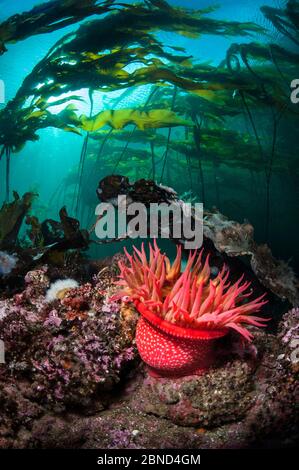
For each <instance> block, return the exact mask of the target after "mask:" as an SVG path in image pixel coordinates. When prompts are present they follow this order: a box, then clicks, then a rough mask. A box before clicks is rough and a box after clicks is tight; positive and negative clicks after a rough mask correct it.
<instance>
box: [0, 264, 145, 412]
mask: <svg viewBox="0 0 299 470" xmlns="http://www.w3.org/2000/svg"><path fill="white" fill-rule="evenodd" d="M38 279H42V280H43V282H44V284H43V286H41V285H39V284H38V282H36V281H37V280H38ZM112 282H113V277H112V276H111V273H110V288H111V289H112V290H113V286H112ZM48 284H49V280H48V279H47V277H46V275H45V269H40V270H37V271H33V272H30V273H28V274H27V275H26V288H25V290H24V291H23V292H21V293H18V294H16V295H15V296H14V297H13V298H11V299H6V300H4V301H1V304H2V305H1V312H2V313H1V317H0V318H1V320H0V331H1V339H2V340H3V341H4V344H5V357H6V364H5V365H3V366H1V374H0V379H1V385H0V388H1V387H3V385H4V384H5V381H6V380H7V378H10V379H12V380H14V381H16V382H17V383H18V382H19V381H21V380H23V379H24V378H26V381H27V392H26V394H27V396H28V397H30V399H31V400H33V401H34V402H36V403H39V404H42V405H43V406H46V407H47V406H52V407H55V406H57V405H59V406H61V407H62V408H64V407H66V406H68V405H70V404H72V405H73V406H74V405H76V406H79V407H83V408H84V407H85V408H86V407H88V406H89V408H90V406H92V401H93V398H94V396H95V394H96V393H99V392H101V391H102V392H103V393H104V392H107V391H108V390H112V389H113V387H114V386H115V385H116V384H117V383H118V382H119V380H120V376H121V374H122V371H123V369H124V367H125V366H126V365H128V364H130V363H132V362H133V360H134V359H135V357H136V352H135V347H134V345H133V343H132V337H133V330H134V327H135V325H134V322H132V320H131V319H130V322H127V321H126V319H125V318H124V317H122V316H121V315H120V306H119V304H116V303H108V302H107V298H108V297H107V296H108V288H107V284H105V279H104V281H103V282H102V280H101V275H99V276H98V277H97V278H95V282H94V283H93V284H91V283H85V284H83V285H81V286H80V287H74V286H73V288H72V289H71V290H67V291H66V292H65V293H64V295H63V296H62V297H61V298H57V299H56V300H54V301H53V302H51V303H48V302H47V294H46V292H47V288H48ZM112 290H111V292H112Z"/></svg>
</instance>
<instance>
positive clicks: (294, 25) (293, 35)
mask: <svg viewBox="0 0 299 470" xmlns="http://www.w3.org/2000/svg"><path fill="white" fill-rule="evenodd" d="M261 11H262V13H263V15H264V16H265V17H266V18H267V20H269V21H270V22H271V23H272V24H273V26H274V27H275V28H276V29H277V30H278V31H279V32H280V33H281V34H283V35H284V36H286V37H287V38H288V39H290V40H291V41H293V42H294V43H295V44H297V45H299V2H298V0H288V2H287V3H286V6H285V8H284V9H283V8H273V7H270V6H263V7H261Z"/></svg>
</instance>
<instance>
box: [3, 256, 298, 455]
mask: <svg viewBox="0 0 299 470" xmlns="http://www.w3.org/2000/svg"><path fill="white" fill-rule="evenodd" d="M119 257H120V255H117V256H115V257H114V258H113V259H112V260H111V259H110V260H107V262H106V265H105V263H103V266H101V269H99V271H98V274H96V275H93V276H92V277H91V278H90V281H89V282H79V285H78V286H77V287H76V284H70V285H71V286H73V287H72V288H71V287H70V288H69V289H68V288H67V287H65V288H63V289H57V292H56V297H55V289H53V281H56V280H57V279H53V272H52V271H51V269H50V268H49V267H48V266H45V265H41V266H39V267H38V268H36V269H34V270H33V271H30V272H28V273H27V274H26V276H25V284H24V286H23V288H22V289H21V290H20V291H19V292H17V293H15V294H14V295H13V296H10V298H3V297H2V300H1V301H0V331H1V339H2V341H3V342H4V345H5V363H3V364H1V365H0V409H1V412H0V414H1V420H0V447H1V448H37V447H42V448H65V447H67V448H106V449H111V448H128V449H132V448H191V449H192V448H200V449H205V448H248V447H274V446H276V447H277V446H279V447H289V446H292V445H294V444H295V443H296V442H297V441H298V429H297V426H298V407H297V405H296V403H298V382H297V379H298V370H299V368H298V364H299V359H298V328H299V326H298V325H299V309H296V308H295V309H292V310H290V311H289V312H287V313H286V314H285V315H284V316H283V318H282V320H281V321H280V323H279V325H278V330H277V332H274V333H273V332H272V334H270V333H268V332H267V331H257V329H255V328H254V327H250V328H253V329H254V333H255V340H254V344H252V345H247V346H246V345H244V344H243V341H242V340H240V339H239V338H238V335H237V334H235V333H234V332H232V333H230V336H228V337H225V338H223V339H222V340H221V343H220V346H219V348H218V350H217V356H218V361H217V365H215V367H213V368H212V369H210V370H209V371H208V372H206V373H205V374H203V375H200V376H187V377H182V378H176V379H167V378H164V379H161V378H155V377H150V376H149V375H148V373H147V370H146V366H145V365H144V364H143V363H142V362H141V361H140V359H139V356H138V353H137V350H136V346H135V340H134V337H135V327H136V321H137V313H136V311H135V309H134V308H133V307H132V306H130V305H127V306H122V305H121V304H120V303H119V302H112V303H111V302H108V298H110V297H111V295H112V294H113V292H114V290H115V287H114V284H113V283H114V281H115V279H116V273H117V261H118V260H119ZM64 281H65V282H64V283H62V284H61V286H66V285H67V282H66V279H64ZM51 286H52V294H51V295H52V297H51V298H50V299H49V296H47V293H48V292H49V288H51ZM53 292H54V294H53Z"/></svg>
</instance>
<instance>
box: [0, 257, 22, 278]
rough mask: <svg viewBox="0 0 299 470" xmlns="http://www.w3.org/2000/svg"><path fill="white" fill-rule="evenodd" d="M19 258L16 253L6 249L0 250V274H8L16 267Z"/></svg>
mask: <svg viewBox="0 0 299 470" xmlns="http://www.w3.org/2000/svg"><path fill="white" fill-rule="evenodd" d="M17 262H18V258H17V256H16V255H15V254H13V255H10V254H9V253H7V252H6V251H0V275H1V276H6V275H7V274H10V273H11V271H12V270H13V269H14V268H15V267H16V265H17Z"/></svg>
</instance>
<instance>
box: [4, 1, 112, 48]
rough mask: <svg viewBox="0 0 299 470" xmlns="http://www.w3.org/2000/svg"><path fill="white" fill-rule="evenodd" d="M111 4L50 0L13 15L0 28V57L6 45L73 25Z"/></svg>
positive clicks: (105, 9)
mask: <svg viewBox="0 0 299 470" xmlns="http://www.w3.org/2000/svg"><path fill="white" fill-rule="evenodd" d="M113 3H114V0H105V1H101V2H99V1H98V0H83V1H80V3H78V1H77V0H62V1H61V0H52V1H49V2H47V3H42V4H40V5H37V6H35V7H34V8H32V10H30V11H28V12H26V13H21V14H16V15H13V16H11V17H10V18H8V19H7V20H5V21H3V22H2V23H1V24H0V54H4V53H5V52H7V48H6V44H13V43H16V42H17V41H22V40H24V39H27V38H28V37H30V36H34V35H36V34H46V33H51V32H52V31H56V30H58V29H61V28H65V27H66V26H69V25H72V24H74V23H77V22H78V21H81V20H83V19H84V18H86V17H88V16H90V15H94V14H103V13H106V12H108V11H109V10H111V7H112V6H113Z"/></svg>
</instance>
